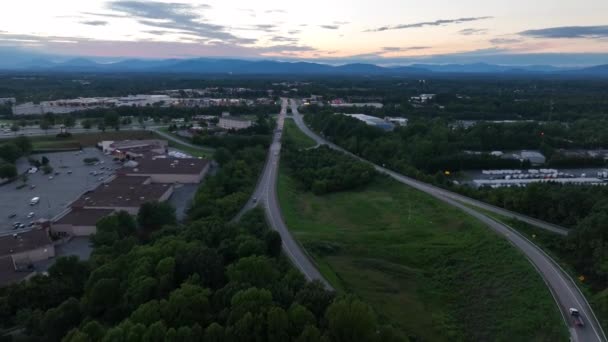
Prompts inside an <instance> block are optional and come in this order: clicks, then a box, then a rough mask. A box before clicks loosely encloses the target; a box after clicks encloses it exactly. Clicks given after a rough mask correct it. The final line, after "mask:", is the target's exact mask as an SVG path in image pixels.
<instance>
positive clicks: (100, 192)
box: [72, 176, 171, 208]
mask: <svg viewBox="0 0 608 342" xmlns="http://www.w3.org/2000/svg"><path fill="white" fill-rule="evenodd" d="M144 179H146V180H147V178H146V177H130V176H119V177H116V178H115V179H114V180H112V181H110V182H108V183H104V184H101V185H99V186H98V187H97V188H96V189H95V190H92V191H89V192H86V193H85V194H83V195H82V196H80V198H78V199H77V200H76V201H74V203H72V207H77V208H83V207H91V208H96V207H97V208H99V207H103V208H120V207H139V206H141V205H142V204H144V203H146V202H151V201H158V200H159V199H160V198H161V197H162V196H163V195H164V194H165V193H166V192H167V191H168V190H169V189H170V188H171V186H170V185H167V184H147V183H143V182H142V181H143V180H144Z"/></svg>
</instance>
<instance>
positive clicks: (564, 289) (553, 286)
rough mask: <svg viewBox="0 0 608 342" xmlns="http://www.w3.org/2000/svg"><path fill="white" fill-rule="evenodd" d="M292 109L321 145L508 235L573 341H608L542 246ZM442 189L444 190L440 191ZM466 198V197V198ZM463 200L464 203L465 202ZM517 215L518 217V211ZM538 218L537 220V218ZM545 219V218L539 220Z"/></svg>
mask: <svg viewBox="0 0 608 342" xmlns="http://www.w3.org/2000/svg"><path fill="white" fill-rule="evenodd" d="M291 108H292V112H293V117H294V121H295V123H296V124H297V126H298V127H299V128H300V129H301V130H302V131H303V132H304V133H305V134H306V135H308V136H309V137H311V138H312V139H314V140H315V141H316V142H317V143H319V144H326V145H328V146H329V147H331V148H333V149H336V150H339V151H342V152H344V153H347V154H349V155H351V156H353V157H355V158H357V159H359V160H362V161H365V162H367V163H370V164H371V165H373V166H374V168H375V169H376V170H377V171H378V172H381V173H384V174H386V175H389V176H390V177H392V178H394V179H395V180H397V181H399V182H401V183H403V184H406V185H410V186H412V187H414V188H416V189H418V190H420V191H422V192H425V193H427V194H429V195H431V196H433V197H435V198H437V199H439V200H441V201H443V202H445V203H448V204H450V205H452V206H454V207H457V208H459V209H461V210H463V211H465V212H466V213H468V214H469V215H471V216H473V217H475V218H477V219H479V220H480V221H482V222H483V223H485V224H486V225H487V226H488V227H489V228H491V229H492V230H493V231H495V232H496V233H498V234H500V235H501V236H503V237H505V238H506V239H507V240H508V241H509V242H510V243H511V244H512V245H513V246H515V247H516V248H518V249H519V250H520V251H521V252H522V253H523V254H524V255H525V256H526V257H527V258H528V260H529V261H530V262H531V263H532V265H534V267H535V268H536V270H537V271H538V273H539V274H540V275H541V277H542V278H543V280H544V281H545V283H546V284H547V286H548V287H549V290H550V291H551V293H552V295H553V298H554V299H555V302H556V303H557V305H558V307H559V309H560V311H561V313H562V315H563V316H564V320H565V321H566V324H567V326H568V328H569V331H570V336H571V339H572V340H573V341H580V342H587V341H606V335H605V334H604V332H603V331H602V328H601V326H600V324H599V322H598V320H597V318H596V317H595V314H594V313H593V310H592V309H591V306H590V305H589V303H588V302H587V300H586V298H585V296H584V295H583V294H582V293H581V291H580V290H579V289H578V287H577V286H576V283H575V282H574V280H573V279H572V278H571V277H570V276H569V275H568V274H567V273H566V272H565V271H564V270H563V269H562V268H561V267H560V266H559V265H558V264H557V263H556V262H555V261H554V260H553V259H552V258H551V257H550V256H549V255H547V254H546V253H545V252H544V251H543V250H542V249H540V248H539V247H537V246H536V245H535V244H533V243H532V242H531V241H529V240H528V239H527V238H525V237H524V236H523V235H521V234H519V233H518V232H517V231H516V230H514V229H513V228H511V227H509V226H507V225H505V224H503V223H501V222H498V221H496V220H494V219H492V218H490V217H489V216H487V215H485V214H483V213H481V212H479V211H477V210H475V209H472V208H470V207H469V206H467V205H465V204H470V203H468V202H467V201H461V200H460V198H458V197H454V196H446V194H445V190H443V189H439V188H437V187H434V186H430V185H428V184H425V183H422V182H419V181H417V180H414V179H412V178H409V177H405V176H403V175H401V174H399V173H396V172H393V171H391V170H388V169H386V168H384V167H381V166H379V165H375V164H373V163H371V162H369V161H367V160H365V159H362V158H360V157H358V156H355V155H353V154H352V153H350V152H348V151H345V150H344V149H343V148H341V147H339V146H337V145H335V144H333V143H331V142H329V141H327V140H325V139H323V138H322V137H320V136H319V135H317V134H316V133H314V132H313V131H311V130H310V129H309V128H308V127H307V126H306V124H305V123H304V121H303V119H302V116H301V115H300V114H299V113H298V109H297V104H296V103H295V101H293V100H292V101H291ZM440 190H441V191H440ZM465 198H466V197H465ZM462 202H464V203H465V204H463V203H462ZM514 214H515V213H511V214H510V215H508V216H512V215H514ZM515 217H517V218H518V219H519V217H518V216H517V215H516V214H515ZM537 221H538V220H537ZM539 222H542V221H539ZM569 308H577V309H578V310H579V311H580V313H581V316H582V318H583V320H584V322H585V323H586V325H585V327H583V328H581V327H575V326H574V324H573V321H572V319H571V317H570V314H569V311H568V309H569Z"/></svg>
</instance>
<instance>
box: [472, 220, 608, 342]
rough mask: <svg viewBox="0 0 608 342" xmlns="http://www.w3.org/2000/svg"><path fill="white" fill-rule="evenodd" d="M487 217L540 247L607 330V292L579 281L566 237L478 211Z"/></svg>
mask: <svg viewBox="0 0 608 342" xmlns="http://www.w3.org/2000/svg"><path fill="white" fill-rule="evenodd" d="M479 210H480V211H482V212H483V213H484V214H486V215H487V216H490V217H492V218H493V219H495V220H496V221H499V222H502V223H504V224H506V225H508V226H509V227H511V228H513V229H515V230H517V231H518V232H519V233H521V234H522V235H524V236H525V237H526V238H528V239H529V240H530V241H532V242H533V243H534V244H536V245H537V246H538V247H540V248H541V249H542V250H543V251H545V253H547V254H549V255H550V256H551V258H553V260H555V262H557V263H558V264H559V265H560V266H561V267H562V268H563V269H564V271H566V272H567V273H568V274H569V275H570V277H572V279H574V281H575V282H576V284H577V285H578V287H579V289H581V291H582V292H583V294H584V295H585V297H586V298H587V301H588V302H589V304H591V306H592V308H593V311H594V313H595V315H596V316H597V319H598V320H599V322H600V324H601V325H602V328H603V329H604V331H606V330H608V307H606V304H604V303H606V302H607V300H606V298H607V297H608V292H606V291H603V292H598V291H593V289H592V287H591V286H589V285H588V284H587V283H586V282H585V280H584V278H583V280H581V279H580V277H581V276H583V277H584V274H580V273H578V272H577V271H576V269H575V267H574V266H573V264H572V261H571V260H570V257H569V255H568V254H567V252H566V250H565V246H564V245H565V244H566V243H567V242H566V237H563V236H561V235H557V234H553V233H551V232H548V231H545V230H543V229H540V228H537V227H534V226H533V225H531V224H528V223H526V222H523V221H520V220H518V219H515V218H510V217H506V216H503V215H500V214H496V213H492V212H489V211H486V210H483V209H479Z"/></svg>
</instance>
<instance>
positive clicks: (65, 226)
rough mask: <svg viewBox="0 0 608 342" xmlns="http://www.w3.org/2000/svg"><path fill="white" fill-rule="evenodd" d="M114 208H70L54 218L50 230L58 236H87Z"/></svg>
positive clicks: (93, 232)
mask: <svg viewBox="0 0 608 342" xmlns="http://www.w3.org/2000/svg"><path fill="white" fill-rule="evenodd" d="M112 213H114V209H84V208H77V207H76V208H70V209H68V210H67V211H65V212H64V213H62V214H61V215H60V216H59V217H58V218H56V219H55V220H54V222H53V224H52V226H51V231H52V232H53V233H56V234H58V235H59V236H89V235H93V234H95V233H96V232H97V227H96V225H97V222H99V221H100V220H101V219H102V218H104V217H106V216H109V215H111V214H112Z"/></svg>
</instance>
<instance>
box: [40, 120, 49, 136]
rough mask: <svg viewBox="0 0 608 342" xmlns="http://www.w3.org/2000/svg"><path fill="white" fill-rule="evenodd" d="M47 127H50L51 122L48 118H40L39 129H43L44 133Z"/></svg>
mask: <svg viewBox="0 0 608 342" xmlns="http://www.w3.org/2000/svg"><path fill="white" fill-rule="evenodd" d="M49 128H51V123H50V122H49V121H48V120H46V119H42V120H40V129H41V130H43V131H44V133H45V134H46V133H47V131H48V130H49Z"/></svg>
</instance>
